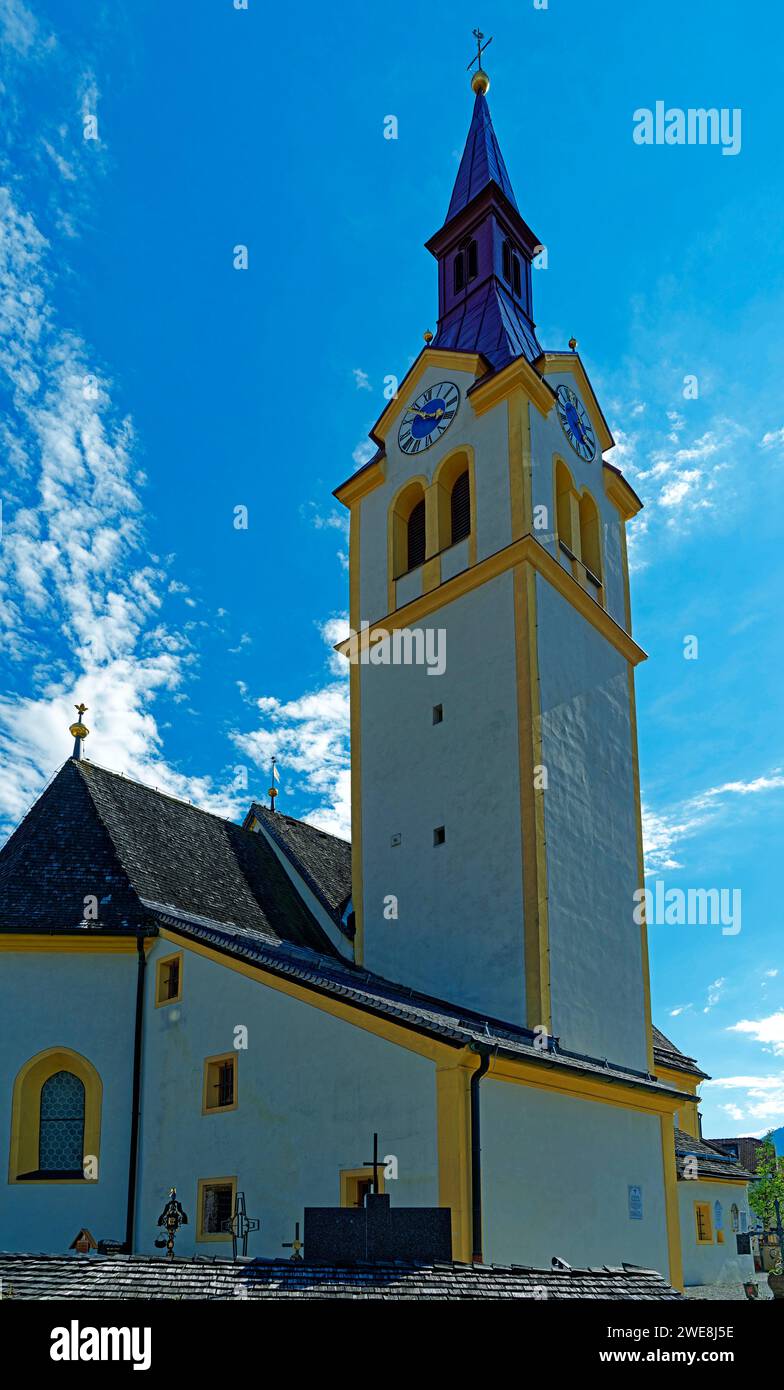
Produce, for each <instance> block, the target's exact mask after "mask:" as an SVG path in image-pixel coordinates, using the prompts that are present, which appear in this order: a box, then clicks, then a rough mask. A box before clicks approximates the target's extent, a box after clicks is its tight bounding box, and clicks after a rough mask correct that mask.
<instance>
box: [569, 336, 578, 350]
mask: <svg viewBox="0 0 784 1390" xmlns="http://www.w3.org/2000/svg"><path fill="white" fill-rule="evenodd" d="M569 346H570V348H571V349H572V352H576V351H577V339H576V338H570V339H569Z"/></svg>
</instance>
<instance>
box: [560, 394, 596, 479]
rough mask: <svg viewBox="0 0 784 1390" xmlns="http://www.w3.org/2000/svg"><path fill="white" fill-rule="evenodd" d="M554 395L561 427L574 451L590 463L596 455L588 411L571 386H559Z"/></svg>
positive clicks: (594, 437) (594, 438)
mask: <svg viewBox="0 0 784 1390" xmlns="http://www.w3.org/2000/svg"><path fill="white" fill-rule="evenodd" d="M555 395H556V404H557V407H558V418H559V420H560V421H561V429H562V430H563V432H564V434H565V435H566V438H567V439H568V440H569V443H570V444H571V446H572V448H573V449H574V452H575V453H576V454H579V455H580V458H581V459H585V462H586V463H590V462H591V459H593V458H595V456H596V436H595V434H594V432H593V425H592V424H591V420H590V416H589V415H588V411H587V410H586V409H585V406H584V405H583V403H582V401H581V400H580V397H579V396H578V395H577V392H576V391H573V390H572V388H571V386H559V387H558V390H557V391H556V393H555Z"/></svg>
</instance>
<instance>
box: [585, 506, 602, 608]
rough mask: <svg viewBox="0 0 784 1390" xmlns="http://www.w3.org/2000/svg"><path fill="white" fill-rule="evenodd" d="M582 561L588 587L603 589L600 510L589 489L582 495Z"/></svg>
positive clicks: (599, 590)
mask: <svg viewBox="0 0 784 1390" xmlns="http://www.w3.org/2000/svg"><path fill="white" fill-rule="evenodd" d="M580 559H581V560H582V563H583V568H584V569H585V577H586V579H587V581H588V583H587V587H588V588H593V589H594V590H598V594H595V596H596V597H600V596H601V589H602V531H601V521H600V519H599V508H598V507H597V505H596V503H595V501H594V499H593V497H592V496H591V494H590V492H588V491H587V489H586V490H585V491H584V492H583V493H581V495H580Z"/></svg>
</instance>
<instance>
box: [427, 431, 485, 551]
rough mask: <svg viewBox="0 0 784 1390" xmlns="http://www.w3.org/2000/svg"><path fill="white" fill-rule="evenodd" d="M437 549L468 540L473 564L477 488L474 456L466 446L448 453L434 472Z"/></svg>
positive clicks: (440, 549)
mask: <svg viewBox="0 0 784 1390" xmlns="http://www.w3.org/2000/svg"><path fill="white" fill-rule="evenodd" d="M433 495H434V497H435V504H436V533H437V549H438V551H439V552H441V551H442V550H448V549H449V547H450V545H457V544H458V543H459V542H460V541H464V540H468V543H469V563H470V564H472V565H473V564H475V563H476V489H475V485H474V455H473V450H472V449H469V448H461V449H457V450H456V451H455V452H454V453H453V454H447V456H446V458H443V459H442V460H441V462H440V463H439V465H438V467H437V469H436V471H435V473H434V475H433Z"/></svg>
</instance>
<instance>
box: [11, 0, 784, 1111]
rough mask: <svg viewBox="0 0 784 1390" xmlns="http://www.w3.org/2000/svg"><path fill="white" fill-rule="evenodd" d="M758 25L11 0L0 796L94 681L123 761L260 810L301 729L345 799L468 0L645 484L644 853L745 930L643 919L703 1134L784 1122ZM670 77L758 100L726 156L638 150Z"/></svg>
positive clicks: (575, 7)
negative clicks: (348, 642)
mask: <svg viewBox="0 0 784 1390" xmlns="http://www.w3.org/2000/svg"><path fill="white" fill-rule="evenodd" d="M755 16H756V20H755V23H754V24H753V25H751V24H748V23H742V22H739V19H738V11H737V6H736V5H735V4H734V3H731V0H726V3H716V0H711V3H709V2H708V0H704V3H700V0H694V3H691V4H688V5H684V4H682V3H678V4H676V3H670V4H668V3H663V0H647V2H645V3H638V4H637V5H635V6H629V5H626V4H622V3H620V0H613V2H612V3H602V4H601V5H600V4H598V3H594V4H586V3H577V0H551V3H550V4H549V5H548V6H547V8H546V9H544V10H541V9H535V8H534V5H533V4H530V5H529V4H526V3H521V0H517V2H516V3H507V4H487V5H486V6H485V9H484V11H483V13H482V14H481V15H479V16H477V13H476V12H475V7H474V6H471V7H469V6H467V5H464V4H463V3H461V2H460V0H458V3H455V4H453V5H451V6H450V7H449V8H448V10H443V11H440V12H434V11H433V8H432V6H429V5H424V4H415V5H413V6H411V5H410V6H407V7H405V8H404V10H403V11H402V12H400V13H399V14H398V13H396V12H395V11H394V10H390V9H389V7H371V6H367V5H359V4H356V3H347V4H344V5H342V6H340V7H339V9H338V10H335V8H334V7H326V6H316V5H313V4H312V3H308V0H306V2H305V3H302V4H300V5H298V6H297V7H291V8H290V10H288V11H287V10H286V9H285V8H284V9H283V10H282V11H281V12H280V13H277V14H276V15H275V17H274V23H273V22H272V21H271V19H270V14H269V7H268V6H267V5H264V4H262V3H261V0H248V8H247V10H237V9H235V8H234V4H233V0H202V3H199V4H198V5H193V4H190V3H186V0H169V3H166V4H160V3H158V0H155V2H153V0H133V3H129V2H126V3H122V0H113V3H111V4H108V3H99V0H82V2H81V3H80V4H79V5H78V6H75V5H74V6H64V5H62V4H58V3H54V0H38V3H36V4H35V5H32V4H28V3H24V0H0V82H1V83H2V90H0V99H2V105H3V113H4V130H3V135H2V141H3V144H2V147H1V156H0V158H1V162H2V170H1V172H2V178H1V179H0V184H1V185H2V190H3V191H2V194H0V277H1V283H0V330H1V332H0V458H1V459H2V475H3V483H2V497H3V519H4V531H3V544H2V549H1V550H0V601H1V603H2V607H1V608H0V640H1V641H2V644H3V645H2V653H3V655H2V677H1V679H0V818H1V819H2V823H3V825H4V827H5V829H6V830H7V829H9V828H10V827H12V826H13V824H15V822H16V821H17V820H18V818H19V817H20V816H21V814H22V813H23V812H24V810H25V809H26V808H27V806H28V805H29V804H30V802H31V801H32V800H33V799H34V797H35V796H36V795H37V794H38V792H39V791H40V789H41V788H42V786H43V785H44V783H45V782H46V780H47V779H48V777H49V776H51V774H52V772H53V771H54V770H55V769H56V768H57V767H58V766H59V764H60V763H61V762H62V760H63V758H64V757H65V756H67V754H68V752H69V748H70V740H69V738H68V734H67V724H68V723H69V722H70V719H71V718H72V712H71V707H72V705H73V702H74V700H75V699H78V698H80V697H81V698H84V699H85V701H86V702H87V704H88V705H89V706H90V714H89V715H88V717H87V722H88V724H90V725H91V727H92V729H93V733H92V734H91V735H90V741H89V745H88V749H89V753H90V755H91V756H92V757H93V758H94V759H95V760H96V761H99V762H102V763H104V764H105V765H106V766H109V767H114V768H118V769H121V770H123V771H125V772H127V773H128V774H129V775H132V776H136V777H139V778H140V779H142V780H144V781H148V782H151V783H153V784H154V785H157V786H160V787H165V788H166V789H168V790H170V791H172V792H173V793H174V794H176V795H180V796H186V797H189V798H191V799H193V800H195V801H198V802H200V803H201V804H204V805H209V806H211V807H215V808H218V809H221V810H224V811H226V812H227V813H230V814H238V813H240V812H241V811H242V810H243V809H244V808H245V806H246V805H247V802H248V801H249V799H250V797H251V796H252V795H260V794H262V793H263V791H264V789H265V787H266V786H267V784H268V780H269V774H268V763H269V757H270V755H271V754H272V752H277V754H278V756H279V759H280V763H281V768H282V773H283V783H282V795H281V798H280V805H281V809H284V810H286V811H288V812H290V813H292V814H295V815H306V816H308V817H309V818H312V819H315V820H317V821H318V823H320V824H323V825H324V826H326V828H328V829H333V830H336V831H338V832H339V833H347V832H348V823H347V813H348V773H347V768H348V739H347V692H346V683H345V679H344V673H342V672H341V671H340V669H339V667H338V666H337V665H335V664H334V662H333V660H331V658H330V641H331V639H332V638H333V637H334V636H335V635H336V633H337V631H338V630H339V628H338V625H339V623H340V621H341V615H342V614H343V613H344V611H345V607H346V602H347V574H346V550H347V545H346V535H345V525H344V520H343V515H342V513H341V511H340V509H338V507H337V506H336V505H335V504H334V502H333V499H332V497H331V490H332V488H333V487H334V486H336V484H337V483H338V482H340V481H342V480H343V479H344V478H345V477H346V476H348V474H349V473H351V471H352V470H353V468H354V467H355V466H356V464H357V463H358V462H361V461H362V460H363V458H364V457H365V456H366V455H365V453H364V452H363V449H364V443H365V440H366V435H367V431H368V429H369V428H370V426H371V425H372V423H373V421H374V419H375V418H376V417H377V415H378V414H379V413H380V410H381V408H382V406H383V404H384V402H383V397H382V388H383V379H384V377H385V376H386V375H387V374H389V373H394V374H396V375H398V376H401V375H402V374H403V372H404V371H405V369H406V368H407V366H408V365H409V363H410V362H411V361H412V360H413V358H414V357H415V356H416V354H417V352H418V351H419V348H420V345H421V341H422V332H423V331H424V330H425V329H426V328H434V327H435V322H434V316H435V305H436V281H435V273H434V271H435V267H434V262H433V261H432V259H431V257H430V256H429V255H428V254H427V253H426V252H425V251H424V249H423V245H422V243H423V242H424V241H425V239H426V238H427V237H428V236H429V235H431V234H432V233H433V232H434V231H435V230H436V229H437V228H438V227H439V226H440V224H441V222H442V220H443V216H444V213H445V210H446V206H447V203H448V199H449V193H450V190H451V184H452V181H453V178H454V175H455V172H456V167H457V160H458V158H459V155H460V152H461V150H462V145H463V140H464V138H465V134H466V130H467V127H468V122H469V118H470V111H471V100H472V98H471V94H470V92H469V89H468V83H467V79H466V74H465V67H466V63H467V62H468V59H469V58H470V56H471V53H472V40H471V36H470V35H471V29H472V28H473V27H474V26H475V25H476V23H477V17H478V18H480V19H481V23H482V25H483V27H484V29H485V31H486V32H487V33H488V34H493V35H494V41H493V45H492V47H491V49H490V50H489V52H488V55H487V66H488V69H489V71H490V74H491V77H492V83H493V85H492V90H491V93H490V106H491V110H492V113H493V120H494V124H495V127H496V132H497V134H498V136H499V139H500V142H501V146H502V149H503V152H504V156H505V159H506V163H507V166H508V168H509V171H510V174H511V177H512V181H513V184H514V187H515V191H516V194H517V199H518V202H519V204H520V207H521V210H522V212H523V215H524V216H525V217H526V219H527V220H528V221H529V222H530V223H531V225H532V226H533V228H534V229H535V231H536V233H537V234H538V236H539V237H540V239H541V240H542V242H543V243H545V244H546V246H547V248H548V268H547V269H546V270H541V271H538V272H537V273H536V274H535V277H534V295H535V300H534V302H535V310H536V317H537V323H538V330H539V336H540V338H541V340H542V341H543V342H544V343H545V345H546V346H548V347H551V348H563V347H564V346H565V344H566V341H567V339H568V338H569V337H570V336H571V335H572V334H574V335H575V336H576V337H577V338H578V339H579V342H580V351H581V354H582V356H583V359H584V361H585V363H586V365H587V368H588V370H589V372H590V374H591V377H592V380H593V383H594V386H595V388H596V390H597V393H598V395H599V398H600V400H601V401H602V402H603V405H604V408H605V412H606V414H607V416H608V418H609V420H610V424H611V427H612V429H613V432H614V435H615V438H616V440H617V441H618V447H617V448H616V450H615V451H614V454H613V456H612V457H613V461H615V462H616V463H618V464H620V466H621V467H622V468H623V469H624V471H625V472H626V474H627V476H628V477H629V479H630V481H631V482H632V483H633V485H634V486H635V488H636V489H637V491H638V492H639V493H640V495H641V496H642V498H643V500H644V501H645V504H646V506H645V511H644V512H643V514H642V516H641V517H640V518H638V519H637V521H636V522H635V523H634V526H633V536H632V558H633V563H634V576H633V595H632V596H633V609H634V617H635V635H636V637H637V639H638V641H639V642H640V643H641V645H642V646H643V647H644V648H645V649H646V651H647V652H648V653H649V657H650V659H649V661H648V662H647V663H645V665H644V666H643V667H642V668H640V670H639V672H638V705H639V708H638V716H639V724H640V755H641V775H642V784H643V798H644V802H645V807H646V841H647V855H648V862H649V867H650V869H651V874H652V878H656V877H659V878H662V879H663V880H664V881H665V883H666V886H667V887H682V888H688V887H706V888H710V887H718V888H721V887H727V888H739V889H740V890H741V891H742V929H741V931H740V933H739V934H738V935H736V936H732V937H730V936H723V935H722V933H721V931H720V929H719V928H716V927H654V928H653V929H652V931H651V955H652V970H653V999H654V1012H655V1017H656V1019H657V1021H658V1023H659V1025H660V1026H661V1027H662V1029H663V1030H664V1031H665V1032H667V1033H669V1035H670V1036H671V1037H672V1038H673V1039H674V1040H675V1041H676V1042H677V1043H678V1044H679V1045H680V1046H682V1047H683V1048H684V1050H686V1051H689V1052H692V1053H694V1054H695V1055H697V1056H698V1057H699V1059H700V1061H701V1063H702V1065H703V1066H704V1068H705V1070H707V1071H709V1072H710V1073H711V1074H712V1076H713V1077H714V1081H713V1082H712V1083H711V1084H710V1085H708V1086H706V1087H705V1088H704V1092H703V1095H704V1106H703V1109H704V1115H705V1133H706V1134H708V1135H710V1134H718V1133H721V1134H734V1133H747V1132H750V1133H758V1132H761V1131H764V1130H765V1129H766V1128H767V1127H768V1126H770V1125H773V1124H781V1123H782V1121H784V1061H782V1059H783V1058H784V960H782V955H783V954H784V953H783V952H782V949H781V944H780V943H781V937H782V923H781V910H780V906H779V896H778V893H777V891H776V890H777V887H778V883H777V869H778V858H779V854H780V844H781V810H782V798H783V794H784V754H782V748H781V728H782V717H781V714H782V711H781V696H780V689H781V674H782V672H781V668H782V659H781V654H780V644H779V642H778V641H777V640H776V633H777V631H778V630H779V629H780V622H779V621H778V619H779V616H780V615H779V608H780V602H781V600H780V596H781V593H782V560H781V547H780V538H781V519H780V518H781V502H780V498H781V491H782V471H783V469H784V400H783V399H782V391H781V380H782V369H783V368H784V348H783V346H782V334H781V328H780V325H781V323H782V321H784V276H783V275H782V259H781V255H780V250H779V247H780V237H781V211H780V210H781V205H782V188H781V178H782V176H781V159H780V150H779V126H780V112H779V109H778V106H779V103H778V100H777V96H776V93H777V92H778V91H780V90H781V85H782V64H783V59H782V54H783V53H784V44H782V37H783V36H782V32H781V30H782V27H783V26H782V19H781V15H780V13H779V11H778V8H777V7H776V6H774V5H772V4H767V5H763V6H762V7H758V8H757V10H756V11H755ZM657 100H663V101H664V102H665V103H666V104H667V105H668V106H673V107H680V108H684V109H686V108H689V107H700V106H703V107H706V106H715V107H719V108H722V107H726V108H730V109H736V108H738V109H740V112H741V120H742V124H741V134H742V142H741V149H740V152H739V153H738V154H737V155H734V156H726V155H723V154H722V152H721V149H720V148H718V147H716V146H702V147H695V146H691V147H676V146H652V147H642V146H639V145H637V144H635V143H634V141H633V139H632V130H633V119H632V118H633V113H634V111H635V110H637V109H638V108H640V107H649V108H653V107H654V104H655V102H656V101H657ZM390 114H392V115H395V116H396V117H397V120H398V139H397V140H395V141H392V140H385V139H384V138H383V128H384V118H385V117H386V116H388V115H390ZM92 116H94V117H96V118H97V133H98V138H97V139H85V138H84V130H85V122H86V121H89V119H90V117H92ZM240 243H242V244H244V245H247V247H248V256H249V268H248V270H247V271H237V270H235V269H234V267H233V248H234V247H235V245H237V244H240ZM687 375H693V376H696V378H697V382H698V389H699V396H698V398H697V399H686V398H684V395H683V381H684V377H686V376H687ZM237 506H245V507H247V508H248V528H247V530H244V531H242V530H237V529H236V528H235V526H234V525H233V521H234V509H235V507H237ZM689 635H693V636H696V637H697V638H698V641H699V649H698V650H699V656H698V659H697V660H692V661H687V660H685V659H684V655H683V651H684V638H685V637H686V636H689ZM238 769H239V771H238ZM243 770H244V771H243ZM245 779H247V788H246V787H245V786H244V785H243V782H244V780H245Z"/></svg>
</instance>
